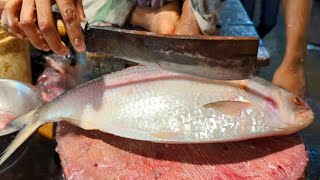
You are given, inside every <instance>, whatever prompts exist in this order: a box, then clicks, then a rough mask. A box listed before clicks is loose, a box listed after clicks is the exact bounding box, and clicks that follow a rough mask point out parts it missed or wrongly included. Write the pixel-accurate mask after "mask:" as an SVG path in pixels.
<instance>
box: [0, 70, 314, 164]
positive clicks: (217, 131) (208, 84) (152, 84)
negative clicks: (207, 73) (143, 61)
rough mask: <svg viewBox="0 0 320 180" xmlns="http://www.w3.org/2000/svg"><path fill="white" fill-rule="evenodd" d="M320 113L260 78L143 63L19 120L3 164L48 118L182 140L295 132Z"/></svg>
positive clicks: (90, 127) (116, 132)
mask: <svg viewBox="0 0 320 180" xmlns="http://www.w3.org/2000/svg"><path fill="white" fill-rule="evenodd" d="M230 108H231V110H230ZM26 118H27V119H29V121H26V120H25V119H26ZM313 118H314V117H313V113H312V111H311V109H310V107H309V106H308V104H307V103H305V102H304V101H303V100H302V99H301V98H299V97H297V96H295V95H293V94H292V93H291V92H289V91H287V90H285V89H282V88H280V87H278V86H275V85H273V84H272V83H271V82H268V81H266V80H264V79H262V78H259V77H255V78H252V79H247V80H238V81H217V80H208V79H201V78H195V77H191V76H187V75H181V74H177V73H172V72H168V71H164V70H160V69H154V68H148V67H146V66H136V67H131V68H127V69H125V70H122V71H118V72H115V73H112V74H109V75H105V76H102V77H100V78H97V79H94V80H92V81H89V82H87V83H84V84H82V85H80V86H77V87H76V88H73V89H71V90H69V91H68V92H67V93H64V94H62V95H60V96H59V97H57V98H55V99H53V100H52V101H50V102H49V103H47V104H45V105H44V106H42V107H40V108H38V109H36V110H34V111H31V112H29V113H27V114H25V115H23V116H20V117H18V118H17V119H15V120H13V121H11V122H10V123H9V125H11V126H13V127H17V128H22V129H21V131H20V132H19V134H18V135H17V136H16V138H15V140H14V141H13V142H12V144H11V145H10V146H9V147H8V148H7V150H6V152H5V153H4V154H3V156H2V157H1V159H0V164H1V163H3V162H4V161H5V160H6V159H7V158H8V157H9V156H10V155H11V154H12V153H13V152H14V151H15V150H16V149H17V147H19V146H20V145H21V143H23V142H24V141H25V140H26V139H27V138H28V137H29V136H30V135H31V134H32V133H33V132H34V131H35V130H36V129H37V128H38V127H39V126H41V125H43V124H45V123H47V122H58V121H62V120H64V121H67V122H69V123H71V124H74V125H76V126H78V127H80V128H82V129H86V130H93V129H95V130H100V131H102V132H105V133H110V134H113V135H116V136H120V137H124V138H129V139H135V140H143V141H151V142H156V143H175V144H179V143H213V142H230V141H241V140H246V139H253V138H259V137H267V136H278V135H287V134H292V133H294V132H297V131H299V130H301V129H303V128H305V127H306V126H308V125H310V124H311V123H312V121H313ZM22 122H28V123H27V124H24V123H22Z"/></svg>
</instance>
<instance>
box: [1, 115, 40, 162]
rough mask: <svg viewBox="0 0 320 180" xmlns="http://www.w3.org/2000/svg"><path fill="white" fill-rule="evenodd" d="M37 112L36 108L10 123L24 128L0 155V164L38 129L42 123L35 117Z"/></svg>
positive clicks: (12, 125)
mask: <svg viewBox="0 0 320 180" xmlns="http://www.w3.org/2000/svg"><path fill="white" fill-rule="evenodd" d="M35 113H36V109H35V110H33V111H30V112H28V113H26V114H25V115H22V116H20V117H18V118H16V119H15V120H13V121H11V122H10V123H9V124H8V125H9V126H11V127H16V128H19V127H22V129H21V130H20V132H19V133H18V134H17V135H16V137H15V138H14V140H13V141H12V142H11V144H10V145H9V146H8V147H7V149H6V150H5V151H4V152H3V153H2V155H1V157H0V165H1V164H3V163H4V162H5V161H6V160H7V159H8V158H9V157H10V156H11V155H12V154H13V153H14V151H15V150H17V149H18V148H19V146H20V145H21V144H22V143H23V142H25V141H26V140H27V139H28V138H29V137H30V136H31V135H32V133H33V132H35V131H36V129H37V128H38V127H40V126H41V123H39V121H38V119H34V114H35Z"/></svg>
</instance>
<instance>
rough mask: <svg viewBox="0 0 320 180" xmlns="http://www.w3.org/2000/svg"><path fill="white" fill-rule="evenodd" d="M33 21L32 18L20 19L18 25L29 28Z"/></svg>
mask: <svg viewBox="0 0 320 180" xmlns="http://www.w3.org/2000/svg"><path fill="white" fill-rule="evenodd" d="M34 22H35V21H34V20H33V19H32V18H21V20H20V23H21V26H22V27H30V26H32V25H33V24H34Z"/></svg>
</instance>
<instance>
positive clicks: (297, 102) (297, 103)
mask: <svg viewBox="0 0 320 180" xmlns="http://www.w3.org/2000/svg"><path fill="white" fill-rule="evenodd" d="M291 101H292V102H293V103H294V104H296V105H301V100H300V98H299V97H297V96H292V98H291Z"/></svg>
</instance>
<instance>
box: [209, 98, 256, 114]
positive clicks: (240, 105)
mask: <svg viewBox="0 0 320 180" xmlns="http://www.w3.org/2000/svg"><path fill="white" fill-rule="evenodd" d="M250 106H252V103H251V102H246V101H216V102H212V103H208V104H205V105H203V107H205V108H210V109H214V110H217V111H220V112H222V113H223V114H225V115H228V116H231V117H235V116H238V115H240V113H241V112H242V111H243V110H245V109H247V108H249V107H250Z"/></svg>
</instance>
